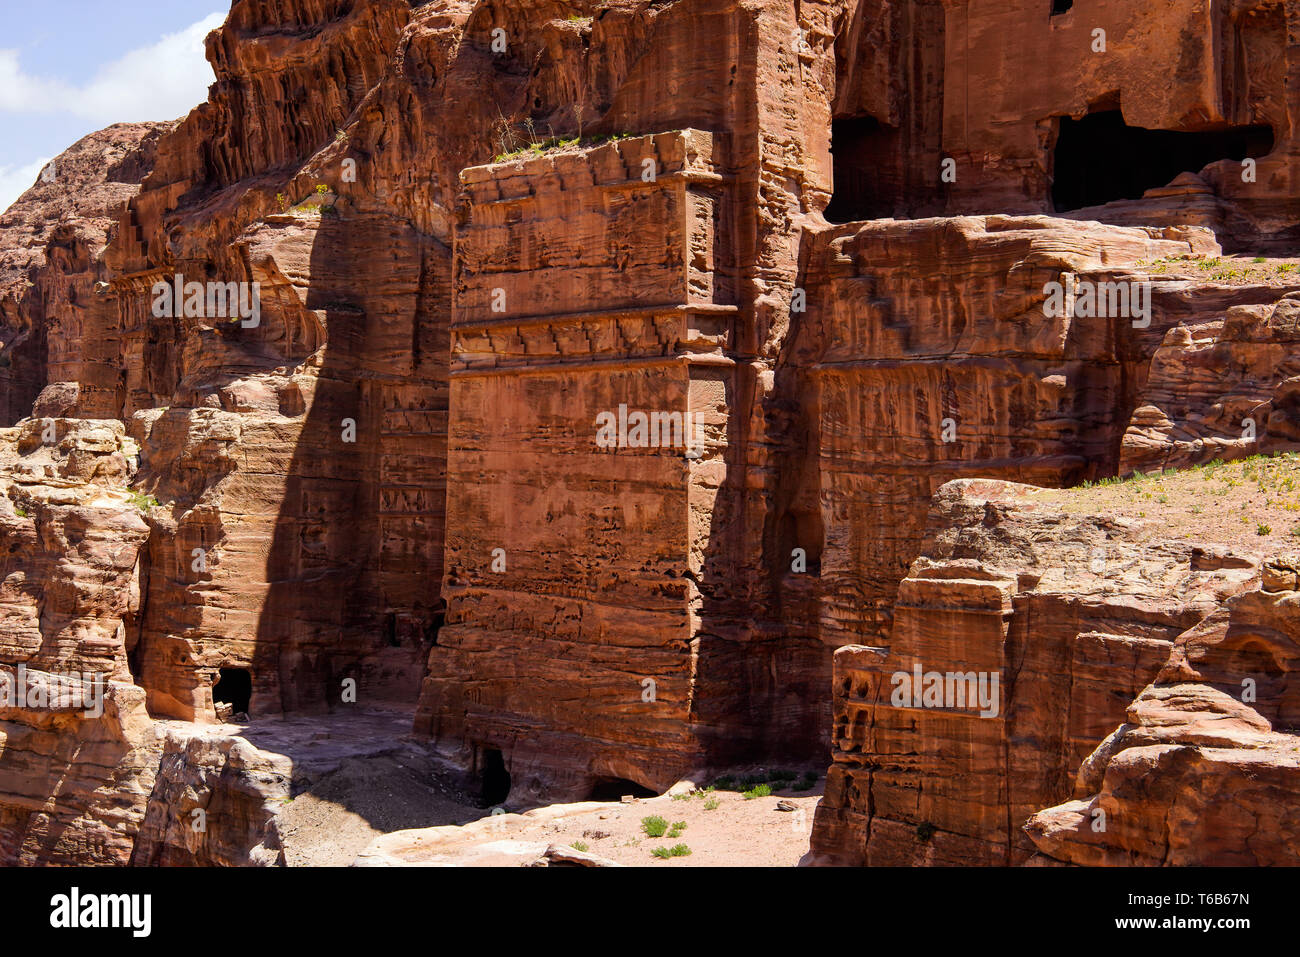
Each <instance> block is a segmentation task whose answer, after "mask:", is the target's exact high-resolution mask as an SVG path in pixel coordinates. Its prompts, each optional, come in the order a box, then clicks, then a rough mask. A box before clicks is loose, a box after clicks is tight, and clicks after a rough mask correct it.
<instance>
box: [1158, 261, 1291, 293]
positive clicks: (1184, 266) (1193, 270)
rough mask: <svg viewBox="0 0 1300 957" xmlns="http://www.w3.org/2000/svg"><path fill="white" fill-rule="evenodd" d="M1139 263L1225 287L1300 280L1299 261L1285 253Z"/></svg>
mask: <svg viewBox="0 0 1300 957" xmlns="http://www.w3.org/2000/svg"><path fill="white" fill-rule="evenodd" d="M1138 266H1139V267H1140V268H1144V269H1149V270H1150V271H1151V272H1152V273H1153V274H1155V275H1160V276H1167V277H1168V278H1170V279H1176V278H1186V279H1193V280H1203V281H1206V282H1213V283H1218V284H1220V285H1225V286H1244V285H1249V284H1252V283H1294V282H1300V260H1297V259H1295V258H1294V257H1285V256H1283V257H1278V256H1248V255H1247V256H1242V255H1234V256H1175V257H1172V258H1168V259H1153V260H1144V261H1142V262H1139V263H1138Z"/></svg>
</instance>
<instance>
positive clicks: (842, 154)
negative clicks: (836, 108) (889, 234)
mask: <svg viewBox="0 0 1300 957" xmlns="http://www.w3.org/2000/svg"><path fill="white" fill-rule="evenodd" d="M898 138H899V131H898V130H897V129H896V128H895V127H892V126H888V125H886V124H884V123H881V122H880V121H879V120H878V119H876V118H875V117H874V116H855V117H847V118H842V119H838V120H832V121H831V162H832V169H833V171H834V178H835V192H834V195H833V196H832V197H831V201H830V204H829V205H828V206H827V207H826V212H825V216H826V219H827V221H828V222H832V223H854V222H859V221H861V220H866V219H883V218H885V217H887V216H893V215H894V205H895V203H896V202H897V201H898V200H899V199H900V193H901V191H902V188H903V187H902V185H901V183H900V179H901V174H900V171H899V162H898V148H899V142H898Z"/></svg>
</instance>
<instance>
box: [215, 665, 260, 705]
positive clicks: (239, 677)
mask: <svg viewBox="0 0 1300 957" xmlns="http://www.w3.org/2000/svg"><path fill="white" fill-rule="evenodd" d="M252 699H253V675H252V673H251V672H250V671H249V670H248V669H247V668H222V669H221V674H220V676H219V677H218V678H217V683H216V685H214V686H213V688H212V701H213V703H214V704H228V705H230V710H231V713H232V714H247V713H248V704H249V702H250V701H252Z"/></svg>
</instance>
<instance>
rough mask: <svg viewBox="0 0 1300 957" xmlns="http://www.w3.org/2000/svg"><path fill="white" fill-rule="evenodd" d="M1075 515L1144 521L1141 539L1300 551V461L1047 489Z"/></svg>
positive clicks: (1268, 552)
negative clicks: (1122, 517)
mask: <svg viewBox="0 0 1300 957" xmlns="http://www.w3.org/2000/svg"><path fill="white" fill-rule="evenodd" d="M1034 499H1035V500H1036V501H1040V502H1044V503H1051V504H1052V505H1054V506H1058V507H1060V508H1062V509H1063V510H1064V511H1066V512H1068V513H1070V514H1076V515H1077V514H1092V515H1098V514H1100V515H1127V516H1130V517H1133V518H1139V519H1143V520H1145V521H1144V524H1143V525H1142V529H1141V533H1140V537H1143V538H1148V539H1182V540H1185V541H1193V542H1205V543H1215V544H1220V545H1229V546H1235V547H1238V548H1240V549H1241V550H1242V551H1243V552H1246V553H1255V554H1257V555H1263V556H1265V557H1270V556H1272V555H1277V554H1283V553H1288V552H1300V455H1298V454H1296V453H1293V452H1289V453H1286V454H1283V455H1278V456H1272V457H1264V456H1255V457H1253V458H1249V459H1239V460H1237V461H1235V462H1229V463H1227V464H1223V463H1219V464H1209V465H1202V466H1198V467H1196V468H1190V469H1183V470H1180V471H1168V472H1164V473H1163V474H1157V473H1152V474H1150V475H1147V476H1143V477H1140V478H1139V477H1133V478H1129V479H1125V480H1124V481H1115V482H1111V483H1109V484H1104V485H1094V486H1090V487H1077V488H1072V489H1045V490H1043V491H1041V492H1037V493H1035V494H1034Z"/></svg>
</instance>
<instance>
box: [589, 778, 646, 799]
mask: <svg viewBox="0 0 1300 957" xmlns="http://www.w3.org/2000/svg"><path fill="white" fill-rule="evenodd" d="M624 794H630V795H632V796H633V797H639V798H652V797H658V796H659V795H658V794H657V793H655V792H654V791H651V790H650V789H649V788H648V787H646V786H644V785H642V784H637V783H636V782H635V781H629V780H627V779H626V778H600V779H599V780H598V781H596V783H595V784H593V785H592V786H591V797H590V798H588V800H591V801H617V800H619V799H621V798H622V797H623V795H624Z"/></svg>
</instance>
